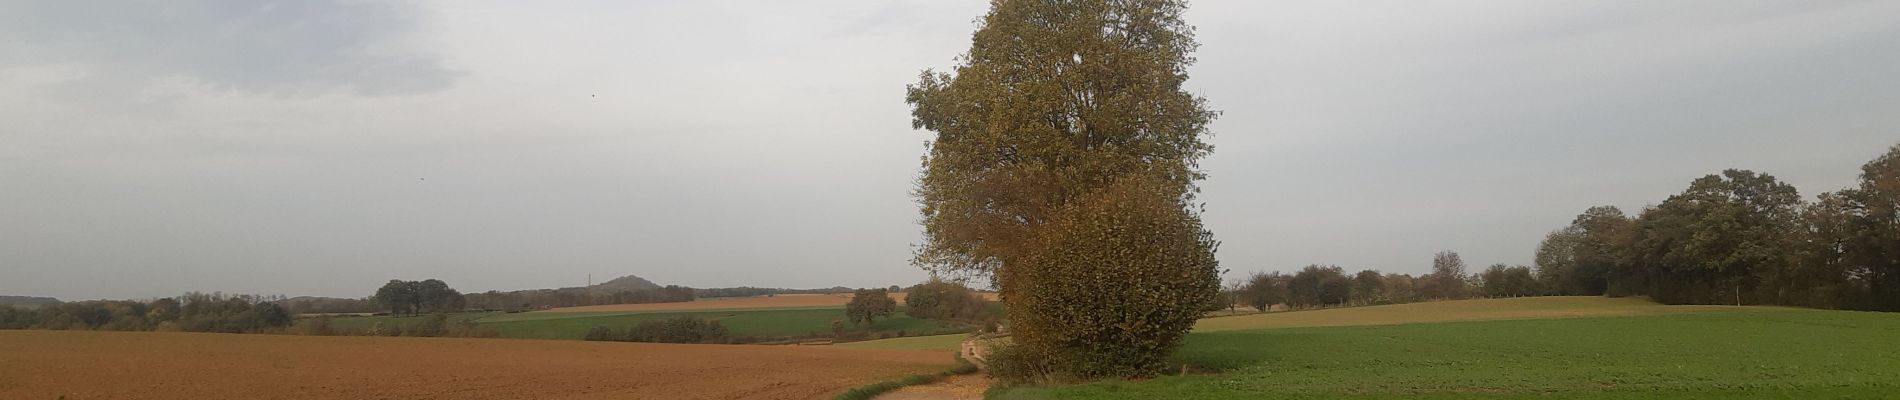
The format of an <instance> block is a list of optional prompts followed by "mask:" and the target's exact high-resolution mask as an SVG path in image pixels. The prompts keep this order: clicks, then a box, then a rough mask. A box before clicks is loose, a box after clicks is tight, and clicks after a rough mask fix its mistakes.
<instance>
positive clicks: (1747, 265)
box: [1225, 145, 1900, 311]
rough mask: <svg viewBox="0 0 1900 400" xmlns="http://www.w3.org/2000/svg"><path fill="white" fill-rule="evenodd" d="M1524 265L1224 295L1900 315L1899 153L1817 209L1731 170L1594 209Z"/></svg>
mask: <svg viewBox="0 0 1900 400" xmlns="http://www.w3.org/2000/svg"><path fill="white" fill-rule="evenodd" d="M1535 264H1536V266H1535V268H1532V267H1526V266H1521V265H1519V266H1510V265H1504V264H1497V265H1492V266H1491V267H1490V268H1487V269H1485V270H1484V271H1483V272H1480V273H1476V274H1467V273H1466V272H1465V265H1464V262H1463V260H1462V259H1461V258H1459V256H1458V254H1457V253H1455V252H1450V251H1446V252H1441V253H1438V254H1437V255H1436V256H1434V258H1433V262H1432V272H1431V273H1429V274H1426V275H1422V276H1418V277H1413V276H1411V275H1407V274H1381V273H1380V272H1379V271H1376V270H1365V271H1360V272H1358V273H1356V274H1352V275H1347V274H1346V273H1345V270H1344V269H1343V268H1340V267H1338V266H1331V265H1310V266H1307V267H1306V268H1304V269H1301V270H1299V271H1297V272H1295V273H1293V274H1286V273H1283V272H1278V271H1274V272H1254V273H1252V274H1250V275H1249V276H1248V277H1247V278H1245V279H1243V280H1241V281H1238V282H1233V283H1230V284H1229V285H1228V287H1227V288H1225V292H1226V294H1227V295H1228V296H1229V299H1231V300H1232V301H1231V303H1233V304H1240V305H1247V306H1250V307H1254V308H1257V309H1260V310H1262V311H1266V310H1268V309H1270V307H1271V306H1273V305H1281V304H1284V305H1286V306H1287V307H1289V308H1310V307H1326V306H1338V305H1370V304H1391V303H1408V302H1415V301H1425V300H1443V299H1465V298H1473V297H1519V296H1546V295H1573V296H1576V295H1581V296H1601V295H1607V296H1613V297H1622V296H1648V297H1650V298H1652V299H1654V300H1656V301H1657V302H1661V303H1665V304H1735V305H1745V304H1772V305H1788V306H1801V307H1813V308H1835V309H1853V310H1873V311H1900V145H1896V146H1894V147H1892V148H1890V149H1889V150H1888V152H1887V153H1886V154H1884V155H1882V156H1880V157H1878V158H1876V159H1874V160H1873V161H1871V162H1868V163H1867V164H1865V165H1864V166H1862V167H1861V174H1860V184H1859V185H1858V186H1856V187H1852V188H1846V189H1842V190H1839V191H1834V192H1828V193H1823V194H1821V195H1819V196H1817V197H1816V200H1815V201H1814V202H1804V201H1802V199H1801V197H1800V195H1799V194H1797V193H1796V192H1795V189H1794V187H1793V186H1790V185H1788V184H1786V183H1782V182H1780V181H1778V180H1776V179H1775V177H1774V176H1771V175H1768V174H1760V173H1755V172H1753V171H1747V170H1738V169H1731V170H1726V171H1723V172H1722V173H1721V174H1714V175H1707V176H1704V177H1701V178H1698V179H1696V180H1694V181H1693V182H1691V183H1690V185H1689V188H1688V189H1685V190H1684V191H1683V192H1682V193H1680V194H1677V195H1673V196H1670V197H1669V198H1668V199H1665V200H1664V201H1663V202H1662V203H1661V204H1657V205H1654V206H1649V207H1645V208H1644V209H1643V211H1642V212H1641V213H1638V214H1637V215H1635V216H1627V215H1625V214H1624V213H1623V211H1622V210H1621V209H1618V208H1617V207H1614V206H1598V207H1591V208H1589V209H1587V210H1584V212H1583V213H1582V214H1579V215H1577V217H1576V218H1575V219H1573V220H1572V222H1571V223H1570V225H1569V226H1565V227H1563V228H1561V229H1558V230H1556V231H1552V232H1551V233H1550V234H1548V235H1546V236H1545V238H1544V240H1543V241H1542V242H1541V243H1539V245H1538V248H1537V251H1536V256H1535Z"/></svg>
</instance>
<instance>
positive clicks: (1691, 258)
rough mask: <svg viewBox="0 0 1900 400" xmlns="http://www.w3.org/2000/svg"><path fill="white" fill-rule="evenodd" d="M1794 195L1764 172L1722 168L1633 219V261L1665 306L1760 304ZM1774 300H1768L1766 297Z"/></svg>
mask: <svg viewBox="0 0 1900 400" xmlns="http://www.w3.org/2000/svg"><path fill="white" fill-rule="evenodd" d="M1800 202H1801V197H1800V195H1799V194H1797V193H1796V192H1795V189H1794V187H1793V186H1789V185H1788V184H1786V183H1782V182H1781V181H1779V180H1776V179H1775V177H1773V176H1770V175H1767V174H1757V173H1755V172H1752V171H1746V170H1733V169H1731V170H1727V171H1723V172H1722V174H1720V175H1709V176H1704V177H1702V178H1699V179H1696V180H1695V181H1694V182H1691V183H1690V184H1689V188H1688V189H1687V190H1684V191H1683V192H1682V194H1678V195H1675V196H1670V197H1669V199H1667V200H1664V201H1663V202H1662V204H1659V205H1657V206H1656V207H1654V208H1651V209H1649V210H1646V211H1644V212H1643V214H1642V215H1641V216H1639V217H1638V219H1637V222H1636V224H1635V226H1634V228H1633V229H1634V231H1633V232H1632V246H1633V247H1632V248H1631V249H1630V251H1632V253H1631V254H1632V256H1633V257H1632V260H1633V261H1634V262H1635V263H1637V264H1639V265H1637V268H1639V270H1640V271H1643V272H1644V273H1643V275H1645V278H1647V279H1648V282H1647V285H1646V286H1647V287H1648V292H1649V295H1650V296H1652V297H1654V298H1656V299H1657V300H1658V301H1662V302H1665V303H1715V304H1724V303H1726V304H1736V303H1752V302H1756V301H1761V300H1763V299H1760V298H1758V297H1759V296H1758V294H1757V293H1755V290H1756V289H1757V288H1759V287H1760V285H1761V283H1762V281H1763V280H1764V278H1768V279H1774V278H1771V277H1767V276H1764V275H1763V274H1772V273H1773V272H1774V271H1779V270H1783V269H1784V268H1785V265H1784V264H1785V263H1787V262H1789V261H1790V260H1791V257H1790V256H1791V255H1792V253H1790V252H1789V249H1790V248H1792V247H1794V246H1792V243H1789V240H1790V239H1791V237H1792V235H1789V234H1788V233H1789V232H1792V231H1793V230H1794V226H1795V221H1796V220H1795V217H1796V211H1797V210H1798V208H1797V206H1799V205H1800ZM1767 300H1773V299H1767Z"/></svg>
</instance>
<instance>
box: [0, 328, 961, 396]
mask: <svg viewBox="0 0 1900 400" xmlns="http://www.w3.org/2000/svg"><path fill="white" fill-rule="evenodd" d="M951 364H952V361H951V359H950V357H947V356H945V355H944V354H943V353H942V352H924V351H907V350H870V349H847V348H836V347H829V346H735V345H671V344H651V343H608V342H582V341H542V340H504V339H450V338H380V337H314V336H286V335H236V334H207V333H156V332H77V331H0V398H4V399H54V398H60V397H61V396H64V398H67V399H227V398H272V399H319V398H322V399H520V398H534V399H607V398H614V399H641V398H668V399H736V398H746V399H812V398H826V397H829V396H831V395H834V394H836V393H838V392H842V391H844V390H846V389H849V388H852V387H856V386H860V385H864V384H867V383H871V382H876V381H880V380H885V379H891V378H895V377H900V376H904V375H911V374H919V373H929V372H936V371H941V370H943V369H946V368H949V367H950V366H951Z"/></svg>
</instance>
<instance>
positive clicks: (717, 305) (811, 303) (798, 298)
mask: <svg viewBox="0 0 1900 400" xmlns="http://www.w3.org/2000/svg"><path fill="white" fill-rule="evenodd" d="M983 298H984V299H987V300H990V301H996V298H997V297H996V293H983ZM891 299H894V300H897V302H898V303H903V302H904V294H903V293H891ZM850 301H851V294H850V293H836V294H782V295H777V296H772V297H766V296H755V297H733V298H712V299H705V300H699V301H685V302H678V303H649V304H608V305H600V306H584V307H567V308H556V309H553V310H548V312H602V311H687V310H726V309H757V308H793V307H843V306H844V304H845V303H848V302H850Z"/></svg>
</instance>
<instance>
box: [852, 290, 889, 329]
mask: <svg viewBox="0 0 1900 400" xmlns="http://www.w3.org/2000/svg"><path fill="white" fill-rule="evenodd" d="M896 310H897V300H891V292H890V291H889V290H886V289H858V290H857V291H855V292H852V293H851V302H849V303H845V305H844V315H845V319H848V320H851V324H852V325H857V324H859V323H863V324H865V325H870V324H871V322H872V321H873V320H875V319H877V317H883V316H888V315H891V312H892V311H896Z"/></svg>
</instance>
